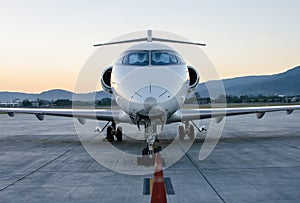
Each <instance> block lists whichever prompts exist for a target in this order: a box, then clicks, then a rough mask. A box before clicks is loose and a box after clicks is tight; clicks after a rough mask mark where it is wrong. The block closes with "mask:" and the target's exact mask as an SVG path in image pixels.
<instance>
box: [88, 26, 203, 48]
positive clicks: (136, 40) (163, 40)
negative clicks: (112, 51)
mask: <svg viewBox="0 0 300 203" xmlns="http://www.w3.org/2000/svg"><path fill="white" fill-rule="evenodd" d="M147 35H148V36H147V37H145V38H137V39H130V40H123V41H115V42H108V43H102V44H95V45H94V46H95V47H98V46H106V45H114V44H124V43H134V42H142V41H145V42H152V41H157V42H169V43H178V44H189V45H198V46H206V44H203V43H197V42H188V41H180V40H173V39H164V38H157V37H152V31H151V30H148V31H147Z"/></svg>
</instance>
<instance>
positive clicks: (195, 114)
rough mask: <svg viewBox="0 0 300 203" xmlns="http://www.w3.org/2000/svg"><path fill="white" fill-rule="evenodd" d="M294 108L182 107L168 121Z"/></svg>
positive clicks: (291, 107)
mask: <svg viewBox="0 0 300 203" xmlns="http://www.w3.org/2000/svg"><path fill="white" fill-rule="evenodd" d="M294 110H300V105H289V106H262V107H239V108H210V109H182V110H180V111H178V112H176V113H175V114H174V115H172V116H171V118H169V120H168V122H169V123H173V122H181V121H186V120H200V119H207V118H216V122H220V121H222V119H223V118H224V117H225V116H238V115H244V114H256V116H257V118H262V117H263V116H264V115H265V113H268V112H275V111H286V113H287V114H291V113H292V112H293V111H294Z"/></svg>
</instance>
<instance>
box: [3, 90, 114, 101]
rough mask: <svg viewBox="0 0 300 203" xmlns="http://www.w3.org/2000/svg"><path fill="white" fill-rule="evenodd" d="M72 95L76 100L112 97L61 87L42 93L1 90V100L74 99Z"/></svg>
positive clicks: (100, 92) (105, 94) (100, 93)
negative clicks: (76, 91) (77, 91)
mask: <svg viewBox="0 0 300 203" xmlns="http://www.w3.org/2000/svg"><path fill="white" fill-rule="evenodd" d="M72 97H74V98H75V100H81V101H89V100H94V98H95V99H96V100H101V99H103V98H111V95H110V94H108V93H106V92H104V91H99V92H93V93H87V94H75V93H73V92H70V91H66V90H61V89H54V90H49V91H45V92H42V93H40V94H28V93H22V92H0V101H1V102H7V101H12V100H15V99H20V100H24V99H29V100H32V101H34V100H37V99H43V100H48V101H52V100H57V99H69V100H72Z"/></svg>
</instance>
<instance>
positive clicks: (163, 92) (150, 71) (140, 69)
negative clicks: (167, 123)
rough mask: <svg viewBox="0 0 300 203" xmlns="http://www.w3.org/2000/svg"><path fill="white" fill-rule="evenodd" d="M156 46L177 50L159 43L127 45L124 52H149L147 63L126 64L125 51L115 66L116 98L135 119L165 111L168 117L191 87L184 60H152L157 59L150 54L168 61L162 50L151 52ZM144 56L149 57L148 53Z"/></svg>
mask: <svg viewBox="0 0 300 203" xmlns="http://www.w3.org/2000/svg"><path fill="white" fill-rule="evenodd" d="M153 50H154V51H158V52H160V51H174V50H173V49H172V48H170V47H168V46H166V45H162V44H158V43H142V44H138V45H135V46H133V47H131V48H129V49H127V50H126V51H125V52H124V54H126V53H131V52H137V51H145V52H147V53H149V54H148V55H147V57H149V59H147V60H148V62H149V63H148V64H147V65H131V64H123V63H122V61H123V62H124V59H123V57H124V54H123V55H121V56H120V59H119V60H117V61H116V62H115V63H114V65H113V67H112V72H111V90H112V92H113V94H114V98H115V100H116V103H117V105H118V106H119V107H120V108H121V109H122V110H123V111H125V112H126V113H127V114H128V115H129V116H130V117H131V119H132V120H133V121H134V120H135V119H136V118H137V116H145V117H147V116H150V115H156V114H162V113H163V114H164V115H165V118H166V119H167V118H168V117H170V116H171V115H172V114H173V113H175V112H176V111H177V110H178V109H180V107H181V106H182V105H183V103H184V101H185V98H186V95H187V92H188V89H189V88H190V87H189V73H188V68H187V65H186V64H185V63H184V62H183V61H181V63H177V64H163V63H162V64H160V63H158V64H153V63H154V62H150V61H151V60H156V59H152V58H151V57H157V56H160V57H161V58H162V59H161V60H164V61H167V62H169V61H168V58H166V57H164V56H162V55H158V54H159V53H158V54H157V53H156V52H155V53H152V51H153ZM176 54H177V53H176ZM141 56H142V57H143V56H144V55H141ZM132 57H135V56H132ZM144 57H145V59H144V60H146V56H144ZM163 57H164V58H163ZM132 60H135V59H134V58H133V59H132ZM141 60H142V59H141ZM157 60H158V59H157Z"/></svg>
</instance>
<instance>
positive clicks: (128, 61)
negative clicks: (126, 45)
mask: <svg viewBox="0 0 300 203" xmlns="http://www.w3.org/2000/svg"><path fill="white" fill-rule="evenodd" d="M123 64H125V65H137V66H146V65H149V53H148V52H147V51H134V52H128V53H126V54H125V56H124V58H123Z"/></svg>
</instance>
